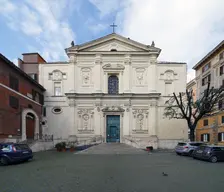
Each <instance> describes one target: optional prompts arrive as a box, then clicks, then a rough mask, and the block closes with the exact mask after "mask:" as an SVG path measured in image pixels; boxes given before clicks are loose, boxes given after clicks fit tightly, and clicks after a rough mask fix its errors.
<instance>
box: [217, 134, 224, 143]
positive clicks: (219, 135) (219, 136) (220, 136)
mask: <svg viewBox="0 0 224 192" xmlns="http://www.w3.org/2000/svg"><path fill="white" fill-rule="evenodd" d="M218 141H220V142H223V141H224V133H218Z"/></svg>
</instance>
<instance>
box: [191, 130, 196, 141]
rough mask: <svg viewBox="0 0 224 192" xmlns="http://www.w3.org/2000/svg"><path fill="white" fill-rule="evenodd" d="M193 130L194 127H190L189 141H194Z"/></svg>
mask: <svg viewBox="0 0 224 192" xmlns="http://www.w3.org/2000/svg"><path fill="white" fill-rule="evenodd" d="M194 130H195V129H190V141H195V135H194Z"/></svg>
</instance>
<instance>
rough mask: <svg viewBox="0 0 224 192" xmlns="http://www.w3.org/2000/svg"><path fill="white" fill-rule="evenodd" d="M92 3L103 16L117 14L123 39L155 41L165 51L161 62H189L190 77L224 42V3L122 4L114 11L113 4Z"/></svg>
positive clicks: (142, 0) (144, 0)
mask: <svg viewBox="0 0 224 192" xmlns="http://www.w3.org/2000/svg"><path fill="white" fill-rule="evenodd" d="M91 2H93V3H94V5H95V6H96V7H97V8H98V10H100V11H101V13H100V14H101V15H103V16H104V15H107V14H110V13H112V12H113V11H115V10H116V11H117V12H116V24H118V31H119V32H120V33H121V34H122V35H124V36H126V37H130V38H132V39H134V40H136V41H139V42H142V43H144V44H151V42H152V40H154V41H155V43H156V46H157V47H159V48H161V49H162V52H161V55H160V57H159V60H168V61H182V62H187V63H188V69H189V73H190V74H189V77H192V73H193V72H192V70H190V69H191V68H192V67H193V66H194V65H195V64H196V63H197V62H198V61H199V60H200V59H201V58H202V57H204V56H205V54H207V53H208V52H209V51H210V50H211V49H212V48H213V47H215V46H216V45H217V44H218V43H219V42H221V41H222V40H223V38H224V25H223V21H224V11H223V7H224V1H223V0H214V1H211V0H197V1H195V0H188V1H186V0H169V1H167V0H126V1H124V0H123V1H122V0H120V1H119V2H122V4H119V3H118V4H117V5H114V7H112V6H111V1H101V0H91ZM112 2H114V1H112ZM114 3H115V2H114ZM120 7H122V9H120Z"/></svg>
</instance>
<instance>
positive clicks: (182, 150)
mask: <svg viewBox="0 0 224 192" xmlns="http://www.w3.org/2000/svg"><path fill="white" fill-rule="evenodd" d="M201 145H205V143H203V142H179V143H178V144H177V146H176V148H175V152H176V154H177V155H189V156H191V155H192V153H193V151H194V150H195V149H197V148H198V147H199V146H201Z"/></svg>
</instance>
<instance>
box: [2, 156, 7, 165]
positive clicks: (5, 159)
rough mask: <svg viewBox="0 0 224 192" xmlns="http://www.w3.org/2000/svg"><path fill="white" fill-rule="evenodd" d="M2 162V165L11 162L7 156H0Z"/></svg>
mask: <svg viewBox="0 0 224 192" xmlns="http://www.w3.org/2000/svg"><path fill="white" fill-rule="evenodd" d="M0 164H1V165H8V164H9V161H8V159H7V158H6V157H1V158H0Z"/></svg>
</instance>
